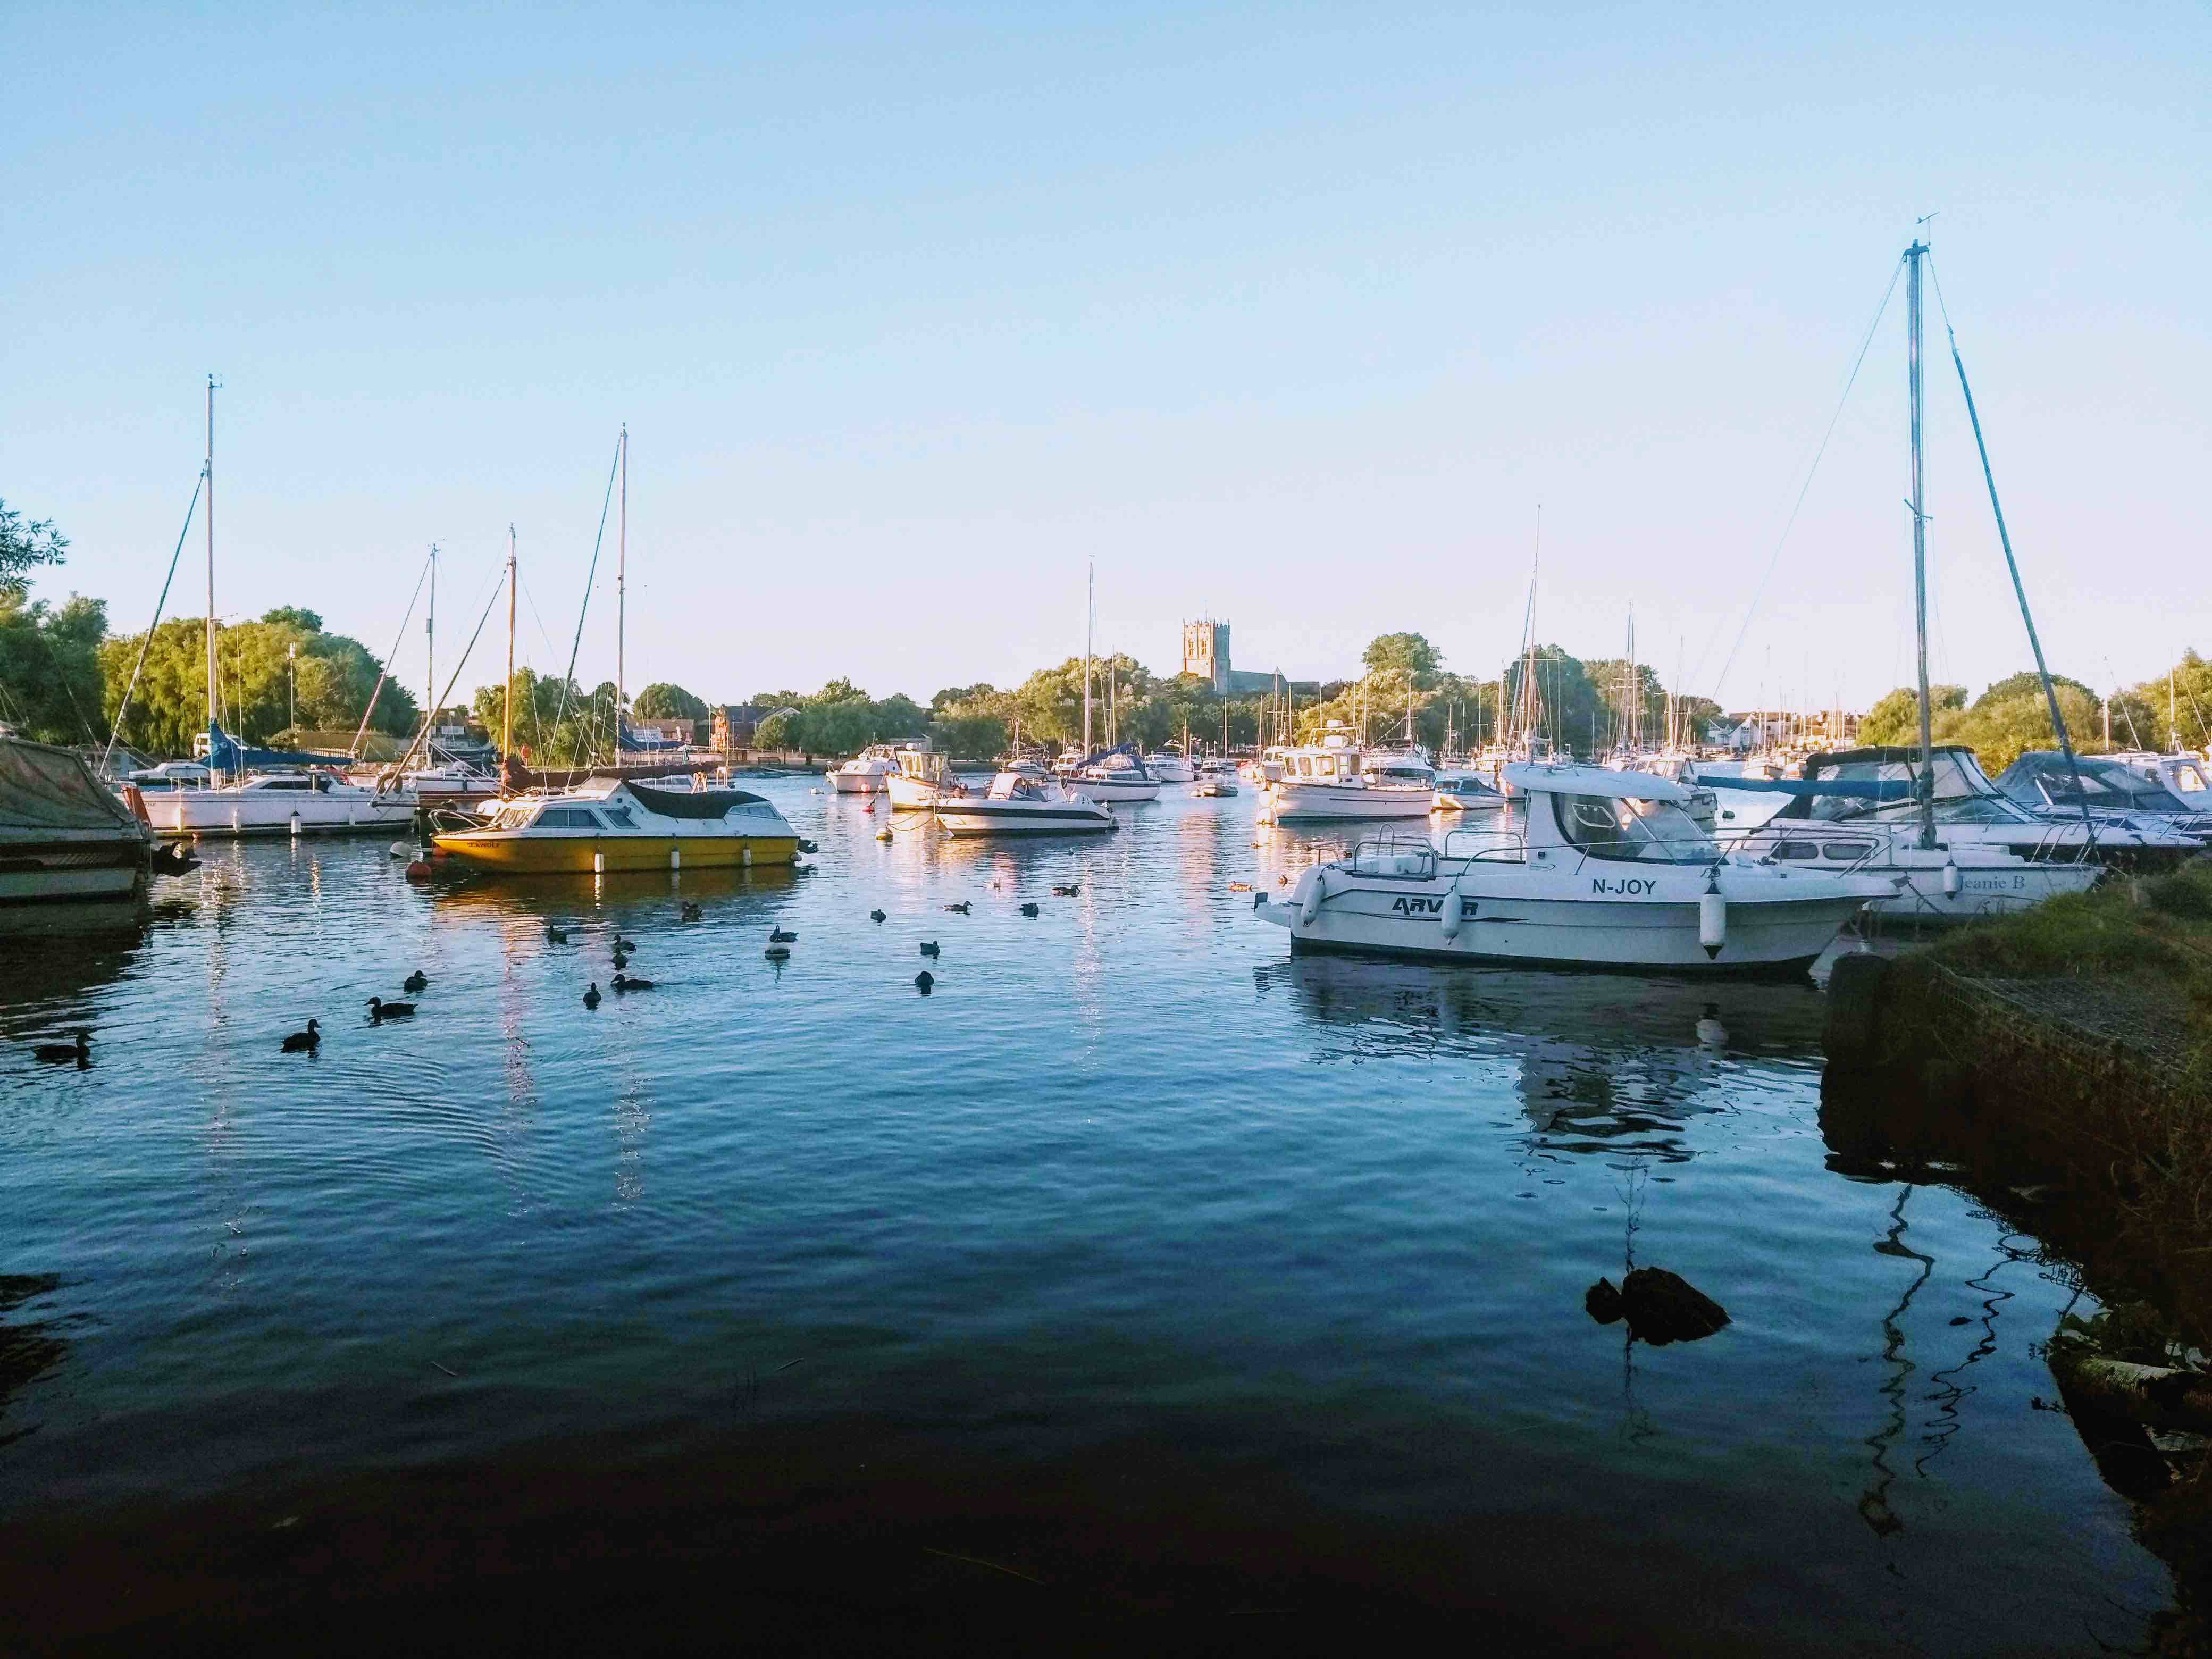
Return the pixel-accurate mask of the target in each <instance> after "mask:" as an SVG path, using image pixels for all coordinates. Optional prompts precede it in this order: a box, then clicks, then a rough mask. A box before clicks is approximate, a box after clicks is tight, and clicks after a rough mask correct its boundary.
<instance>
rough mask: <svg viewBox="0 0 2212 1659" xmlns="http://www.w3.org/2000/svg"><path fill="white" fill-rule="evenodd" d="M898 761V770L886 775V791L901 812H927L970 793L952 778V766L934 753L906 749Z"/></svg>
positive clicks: (926, 750)
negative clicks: (951, 799) (943, 802)
mask: <svg viewBox="0 0 2212 1659" xmlns="http://www.w3.org/2000/svg"><path fill="white" fill-rule="evenodd" d="M894 758H895V760H896V763H897V767H898V769H897V770H896V771H894V772H890V773H888V774H886V775H885V776H884V792H885V793H888V794H889V795H890V798H891V805H892V806H893V807H894V808H895V809H896V810H897V811H902V812H912V811H928V810H929V809H930V808H931V807H933V806H934V805H937V803H938V802H939V801H940V800H944V799H948V798H957V797H958V796H962V795H965V794H967V793H969V791H968V786H967V785H965V784H963V783H962V782H961V781H960V780H959V779H957V778H956V777H954V776H953V775H952V769H951V763H950V762H949V761H947V759H946V758H945V756H943V755H941V754H939V753H938V752H937V751H936V750H931V749H902V750H899V751H898V753H897V754H896V756H895V757H894Z"/></svg>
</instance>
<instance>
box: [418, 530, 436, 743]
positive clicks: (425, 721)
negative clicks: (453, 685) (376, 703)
mask: <svg viewBox="0 0 2212 1659" xmlns="http://www.w3.org/2000/svg"><path fill="white" fill-rule="evenodd" d="M422 694H423V702H422V729H423V730H424V731H426V732H427V731H428V730H429V729H430V728H431V727H432V726H435V725H436V724H437V723H438V544H437V543H435V542H432V543H431V544H430V614H429V615H428V616H427V617H423V619H422Z"/></svg>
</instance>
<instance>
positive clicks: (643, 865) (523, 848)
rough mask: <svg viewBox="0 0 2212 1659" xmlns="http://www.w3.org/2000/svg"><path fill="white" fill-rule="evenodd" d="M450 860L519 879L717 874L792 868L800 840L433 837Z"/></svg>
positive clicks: (474, 834) (477, 834) (793, 837)
mask: <svg viewBox="0 0 2212 1659" xmlns="http://www.w3.org/2000/svg"><path fill="white" fill-rule="evenodd" d="M430 841H431V844H432V845H433V846H434V847H435V848H437V849H438V850H439V851H440V852H441V853H444V854H447V855H448V856H449V857H452V858H456V859H459V860H462V861H463V862H465V863H468V864H471V865H475V866H477V867H478V868H481V869H485V870H496V871H501V872H506V873H508V874H514V875H571V876H573V875H586V876H588V875H605V874H609V873H615V872H623V871H635V870H716V869H731V868H737V867H743V866H749V865H775V864H789V863H791V862H792V860H793V859H794V858H795V857H797V855H798V853H799V837H798V836H796V835H795V834H794V835H787V836H784V835H778V836H714V835H692V836H650V835H647V836H531V835H527V834H525V835H500V834H497V833H486V832H483V831H477V830H460V831H457V832H455V833H453V834H448V835H439V836H431V838H430Z"/></svg>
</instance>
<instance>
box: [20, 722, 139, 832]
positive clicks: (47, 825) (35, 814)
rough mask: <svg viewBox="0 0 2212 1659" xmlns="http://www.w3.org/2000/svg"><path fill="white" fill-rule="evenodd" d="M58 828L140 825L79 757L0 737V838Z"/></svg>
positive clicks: (134, 828)
mask: <svg viewBox="0 0 2212 1659" xmlns="http://www.w3.org/2000/svg"><path fill="white" fill-rule="evenodd" d="M57 830H60V831H65V832H67V831H86V830H89V831H94V832H96V833H100V834H102V835H114V834H117V833H118V832H119V833H124V834H127V835H130V836H133V837H137V838H143V836H145V833H146V831H145V829H144V828H143V826H142V825H141V824H140V823H139V822H138V820H137V818H136V817H133V816H132V815H131V809H130V808H129V807H127V806H125V805H124V804H123V803H122V801H121V800H120V799H118V798H117V797H116V796H115V794H114V793H112V791H110V790H109V789H108V788H107V787H106V786H105V785H103V784H102V783H101V782H100V780H99V779H98V778H97V777H95V776H94V775H93V771H92V769H91V768H90V767H89V766H87V765H86V764H85V763H84V757H82V756H81V755H78V754H76V753H75V752H74V751H73V750H67V749H57V748H55V747H53V746H52V744H44V743H32V742H30V741H29V740H28V739H27V738H15V737H0V838H5V839H9V840H21V839H22V838H23V837H24V836H39V837H51V836H52V835H53V834H54V832H56V831H57Z"/></svg>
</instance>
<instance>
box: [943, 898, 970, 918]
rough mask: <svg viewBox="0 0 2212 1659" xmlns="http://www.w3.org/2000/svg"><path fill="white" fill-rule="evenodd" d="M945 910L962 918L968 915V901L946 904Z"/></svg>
mask: <svg viewBox="0 0 2212 1659" xmlns="http://www.w3.org/2000/svg"><path fill="white" fill-rule="evenodd" d="M945 908H946V909H948V910H950V911H951V912H952V913H953V914H954V915H962V916H964V915H967V914H968V901H967V900H966V899H963V900H961V901H960V902H959V903H957V904H948V905H946V906H945Z"/></svg>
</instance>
